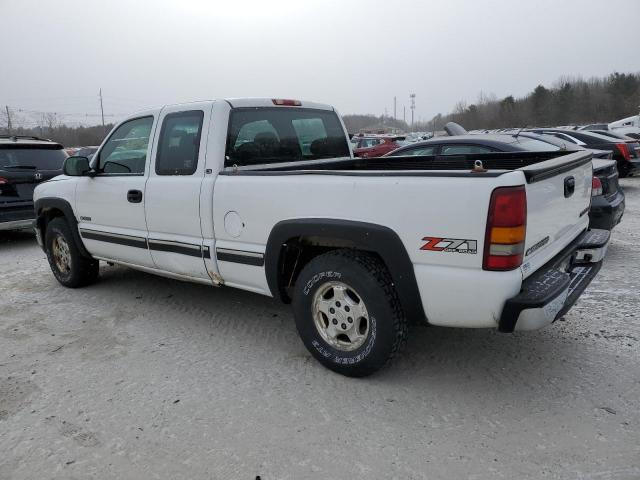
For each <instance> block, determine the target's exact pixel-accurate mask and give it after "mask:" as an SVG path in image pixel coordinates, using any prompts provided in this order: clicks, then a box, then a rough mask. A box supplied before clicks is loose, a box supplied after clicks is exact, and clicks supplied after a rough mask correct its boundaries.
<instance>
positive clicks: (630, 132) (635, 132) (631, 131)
mask: <svg viewBox="0 0 640 480" xmlns="http://www.w3.org/2000/svg"><path fill="white" fill-rule="evenodd" d="M610 131H611V132H615V133H621V134H622V135H626V136H627V137H631V138H633V139H635V140H640V128H638V127H616V128H614V129H612V130H610Z"/></svg>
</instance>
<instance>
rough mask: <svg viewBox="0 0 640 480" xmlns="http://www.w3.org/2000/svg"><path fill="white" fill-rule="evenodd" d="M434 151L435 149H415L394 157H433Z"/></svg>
mask: <svg viewBox="0 0 640 480" xmlns="http://www.w3.org/2000/svg"><path fill="white" fill-rule="evenodd" d="M435 150H436V148H435V147H416V148H412V149H411V150H404V151H402V152H399V153H397V154H396V155H433V154H434V152H435Z"/></svg>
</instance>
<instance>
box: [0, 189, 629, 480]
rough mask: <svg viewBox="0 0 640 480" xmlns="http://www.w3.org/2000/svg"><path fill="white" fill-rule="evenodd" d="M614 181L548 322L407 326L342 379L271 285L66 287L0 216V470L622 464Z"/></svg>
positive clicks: (452, 474) (125, 472) (417, 472)
mask: <svg viewBox="0 0 640 480" xmlns="http://www.w3.org/2000/svg"><path fill="white" fill-rule="evenodd" d="M621 184H622V185H623V186H624V188H625V191H626V193H627V212H626V214H625V217H624V219H623V222H622V224H621V225H619V226H618V227H617V228H616V229H615V230H614V232H613V240H612V242H611V245H610V248H609V251H608V254H607V258H606V263H605V266H604V267H603V269H602V270H601V272H600V274H599V276H598V277H597V278H596V280H595V281H594V282H593V283H592V285H591V286H590V287H589V289H588V290H587V291H586V292H585V294H584V295H583V297H582V298H581V299H580V301H579V302H578V304H577V305H576V306H575V307H574V308H573V309H572V310H571V311H570V312H569V314H568V315H567V316H566V318H565V320H564V321H562V322H557V323H556V324H554V325H552V326H551V327H549V328H547V329H545V330H542V331H539V332H533V333H517V334H513V335H504V334H499V333H496V332H494V331H488V330H453V329H438V328H426V327H416V328H414V329H413V331H412V334H411V338H410V341H409V344H408V347H407V348H406V350H405V351H404V353H403V354H402V356H401V357H400V358H399V359H398V361H396V362H395V363H394V364H393V365H392V367H391V368H389V369H386V370H384V371H383V372H380V374H378V375H375V376H373V377H370V378H366V379H361V380H354V379H348V378H344V377H341V376H338V375H336V374H333V373H331V372H329V371H328V370H326V369H324V368H322V367H321V366H320V365H319V364H318V363H317V362H315V361H314V360H313V359H312V358H310V356H309V354H308V353H307V351H306V350H305V349H304V347H303V346H302V343H301V342H300V341H299V340H298V337H297V334H296V331H295V327H294V324H293V321H292V315H291V311H290V309H289V308H288V307H287V306H284V305H281V304H279V303H278V302H276V301H275V300H271V299H268V298H265V297H261V296H258V295H253V294H249V293H244V292H241V291H237V290H232V289H214V288H207V287H204V286H199V285H192V284H187V283H180V282H177V281H172V280H167V279H163V278H159V277H154V276H151V275H146V274H144V273H140V272H135V271H133V270H128V269H125V268H121V267H108V266H104V267H103V268H102V272H101V274H102V275H101V281H100V282H99V283H97V284H96V285H94V286H92V287H89V288H85V289H81V290H67V289H64V288H62V287H61V286H59V285H58V284H57V283H56V281H55V280H54V278H53V276H52V275H51V274H50V272H49V268H48V265H47V263H46V260H45V257H44V254H43V253H42V252H41V251H40V250H39V249H38V247H37V246H36V244H35V241H34V239H33V237H32V236H30V235H28V234H24V233H2V232H0V293H1V295H0V479H3V480H4V479H39V480H40V479H49V478H56V479H63V478H64V479H67V478H78V479H85V478H99V479H107V478H114V479H115V478H117V479H150V478H171V479H200V478H202V479H205V478H206V479H240V478H244V479H254V478H255V477H256V476H257V475H260V476H261V478H262V479H263V480H271V479H306V478H319V479H328V478H335V479H346V478H351V479H356V478H366V479H369V480H370V479H391V478H398V479H408V478H429V479H438V478H446V479H462V478H469V479H496V478H505V479H509V480H512V479H525V478H536V479H537V478H562V479H618V480H621V479H637V478H640V343H639V342H638V339H639V338H640V300H639V298H640V297H639V295H638V291H639V290H640V273H639V268H640V214H639V213H638V211H639V209H640V178H631V179H627V180H623V181H622V182H621Z"/></svg>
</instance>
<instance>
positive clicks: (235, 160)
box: [225, 107, 349, 166]
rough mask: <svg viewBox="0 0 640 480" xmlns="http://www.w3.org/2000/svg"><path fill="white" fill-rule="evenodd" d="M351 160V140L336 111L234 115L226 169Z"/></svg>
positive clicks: (239, 112) (240, 111)
mask: <svg viewBox="0 0 640 480" xmlns="http://www.w3.org/2000/svg"><path fill="white" fill-rule="evenodd" d="M348 156H349V146H348V144H347V138H346V136H345V134H344V130H343V129H342V124H341V123H340V120H339V119H338V116H337V115H336V114H335V113H334V112H332V111H326V110H315V109H303V108H278V107H276V108H238V109H235V110H232V112H231V120H230V123H229V133H228V137H227V153H226V160H225V165H226V166H233V165H238V166H243V165H258V164H266V163H278V162H298V161H304V160H315V159H319V158H337V157H348Z"/></svg>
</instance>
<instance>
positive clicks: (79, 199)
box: [76, 115, 155, 267]
mask: <svg viewBox="0 0 640 480" xmlns="http://www.w3.org/2000/svg"><path fill="white" fill-rule="evenodd" d="M154 127H155V123H154V117H153V116H151V115H150V116H145V117H141V118H136V119H132V120H128V121H126V122H124V123H122V124H121V125H120V126H118V128H117V129H116V130H115V131H114V132H113V133H112V134H111V135H110V137H109V139H108V140H107V141H106V142H105V144H104V145H103V146H102V148H101V149H100V150H99V151H98V152H97V153H96V156H97V158H96V160H95V161H94V162H95V163H94V168H95V169H96V171H97V172H98V173H97V175H96V176H95V177H82V178H79V179H78V187H77V190H76V211H77V212H78V216H79V218H78V222H79V223H78V227H79V229H80V235H81V236H82V240H83V242H84V244H85V246H86V248H87V250H88V251H89V253H91V254H92V255H93V256H94V257H99V258H103V259H109V260H116V261H121V262H126V263H129V264H133V265H140V266H143V267H153V266H154V264H153V260H152V258H151V254H150V253H149V249H148V248H147V225H146V221H145V211H144V205H145V201H146V199H145V198H144V190H145V183H146V181H147V178H148V171H149V151H150V141H149V139H150V138H151V137H152V135H153V131H154Z"/></svg>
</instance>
